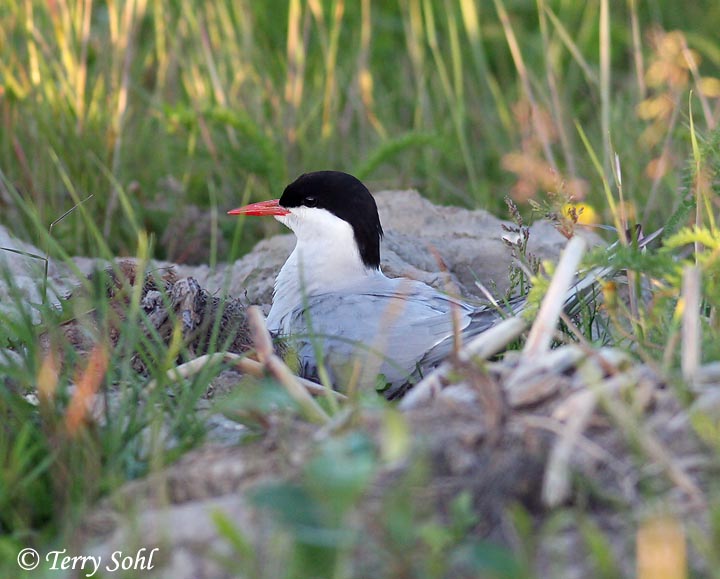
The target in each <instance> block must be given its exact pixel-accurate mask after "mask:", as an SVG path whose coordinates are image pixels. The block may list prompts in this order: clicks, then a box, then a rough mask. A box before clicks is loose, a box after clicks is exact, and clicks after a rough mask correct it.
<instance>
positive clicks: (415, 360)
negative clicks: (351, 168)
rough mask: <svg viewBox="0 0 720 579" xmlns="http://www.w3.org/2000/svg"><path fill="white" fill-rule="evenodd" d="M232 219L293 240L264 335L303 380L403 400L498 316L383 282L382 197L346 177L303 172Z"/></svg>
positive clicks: (417, 286) (427, 290)
mask: <svg viewBox="0 0 720 579" xmlns="http://www.w3.org/2000/svg"><path fill="white" fill-rule="evenodd" d="M228 214H230V215H248V216H272V217H274V218H275V219H276V220H278V221H279V222H280V223H282V224H283V225H285V226H286V227H288V228H289V229H290V230H291V231H292V232H293V233H294V234H295V237H296V244H295V248H294V249H293V251H292V253H291V254H290V256H289V257H288V259H287V261H286V262H285V264H284V265H283V266H282V268H281V269H280V271H279V273H278V275H277V278H276V280H275V284H274V291H273V300H272V306H271V309H270V312H269V314H268V317H267V327H268V330H269V331H270V332H271V334H272V335H273V336H276V337H280V338H283V339H286V340H289V342H290V345H291V346H292V348H293V349H294V351H295V352H296V353H297V356H298V373H299V374H300V375H301V376H303V377H306V378H311V379H318V378H322V377H323V376H322V372H326V377H327V379H329V380H330V381H331V382H332V383H333V385H334V386H335V387H336V388H342V384H347V383H348V382H349V381H351V380H353V379H355V380H359V381H360V382H361V383H362V384H370V385H371V386H372V387H375V388H376V389H378V390H380V391H382V393H383V394H384V395H385V397H386V398H389V399H392V398H396V397H399V396H400V395H401V394H402V393H404V392H405V391H406V390H407V389H408V388H409V387H411V386H412V385H413V384H414V383H415V382H417V381H418V380H419V379H421V378H422V376H423V375H424V374H426V373H427V372H428V371H430V370H431V369H432V368H434V367H436V366H437V365H438V364H439V363H440V362H442V361H443V360H445V359H446V358H447V357H448V356H449V355H450V354H451V352H452V351H453V347H454V343H455V334H456V333H457V332H459V333H460V335H461V336H462V338H463V339H467V338H471V337H473V336H475V335H477V334H479V333H481V332H483V331H484V330H486V329H487V328H489V327H490V326H491V325H492V324H493V323H494V322H496V321H497V320H498V319H499V318H500V317H501V315H500V314H499V312H498V311H497V310H496V309H495V308H494V307H488V306H486V305H482V306H478V305H474V304H471V303H469V302H467V301H464V300H462V299H459V298H457V297H454V296H451V295H448V294H447V293H444V292H441V291H439V290H437V289H435V288H433V287H431V286H429V285H427V284H425V283H422V282H420V281H417V280H412V279H408V278H403V277H399V278H389V277H387V276H385V274H384V273H383V272H382V270H381V267H380V241H381V239H382V237H383V228H382V225H381V223H380V217H379V215H378V210H377V205H376V203H375V199H374V198H373V196H372V194H371V193H370V191H369V190H368V189H367V187H366V186H365V185H364V184H363V183H362V182H361V181H360V180H359V179H357V178H356V177H354V176H352V175H350V174H348V173H344V172H340V171H317V172H312V173H305V174H303V175H300V176H299V177H298V178H297V179H296V180H295V181H293V182H292V183H290V184H289V185H288V186H287V187H286V188H285V190H284V191H283V194H282V196H281V197H280V199H273V200H269V201H261V202H259V203H253V204H250V205H246V206H244V207H239V208H237V209H233V210H231V211H229V212H228ZM353 373H355V376H353ZM358 376H359V378H358Z"/></svg>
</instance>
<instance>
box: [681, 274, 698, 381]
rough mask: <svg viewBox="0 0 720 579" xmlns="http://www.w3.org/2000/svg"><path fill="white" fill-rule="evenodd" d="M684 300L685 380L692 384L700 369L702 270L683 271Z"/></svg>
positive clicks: (683, 355) (683, 341) (682, 358)
mask: <svg viewBox="0 0 720 579" xmlns="http://www.w3.org/2000/svg"><path fill="white" fill-rule="evenodd" d="M682 299H683V304H684V310H683V317H682V341H681V344H682V354H681V368H682V375H683V378H684V379H685V380H686V381H687V382H688V383H690V384H692V383H693V382H694V381H695V378H696V376H697V372H698V368H699V367H700V358H701V355H700V338H701V336H700V269H699V268H698V267H697V266H688V267H686V268H685V270H684V271H683V286H682Z"/></svg>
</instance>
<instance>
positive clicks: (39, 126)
mask: <svg viewBox="0 0 720 579" xmlns="http://www.w3.org/2000/svg"><path fill="white" fill-rule="evenodd" d="M701 4H702V6H701V5H697V6H693V7H691V8H688V9H687V10H683V11H678V10H674V9H672V8H671V7H670V5H667V6H665V5H664V4H662V3H661V4H655V5H653V6H655V8H653V9H652V10H651V9H649V8H648V7H646V6H644V4H642V3H637V2H634V1H631V2H629V3H628V4H621V3H608V2H604V1H599V2H592V3H588V4H584V5H579V4H574V3H568V2H559V1H558V2H547V1H545V0H538V2H537V3H532V2H520V3H513V4H508V3H507V2H505V1H503V0H495V1H494V3H493V4H488V3H476V2H472V1H468V0H461V1H457V2H456V1H453V0H444V1H443V2H439V3H438V2H428V1H425V0H398V2H397V3H396V2H385V3H372V2H370V1H369V0H364V1H362V2H345V1H344V0H325V1H321V0H313V1H310V0H308V1H304V0H292V1H290V2H284V1H280V0H271V1H269V2H264V3H253V2H247V1H244V2H218V3H216V2H213V3H206V2H197V1H194V0H182V1H181V2H178V3H171V2H166V1H163V0H154V1H152V2H148V1H147V0H133V1H127V2H109V3H98V2H94V1H93V0H84V1H82V2H79V1H78V2H68V1H63V2H53V3H33V2H17V3H11V4H7V5H5V7H4V8H2V18H3V27H2V30H1V31H0V62H1V64H0V75H1V76H0V78H1V79H2V80H1V81H0V82H1V84H0V87H1V91H0V108H1V109H2V119H1V120H0V123H2V126H1V129H2V130H1V131H0V170H2V172H3V175H4V176H5V178H6V179H7V180H8V181H10V182H11V183H13V184H14V185H15V186H16V187H17V188H18V189H19V190H20V191H21V192H22V194H23V196H24V197H25V198H26V199H27V200H30V201H31V202H32V203H33V204H34V205H35V206H36V207H37V210H38V212H39V217H40V220H41V221H43V222H49V221H50V220H51V219H52V218H53V217H55V216H57V215H59V214H61V213H62V212H63V211H64V210H65V209H67V207H68V206H69V205H72V204H73V202H74V201H73V199H72V194H71V191H70V189H74V190H75V192H76V195H78V196H79V197H85V196H87V195H89V194H94V195H95V196H96V197H95V199H96V200H95V202H94V203H93V207H92V209H91V211H92V213H93V215H94V216H95V218H96V222H97V223H98V227H99V229H100V231H101V232H102V234H103V236H104V238H105V239H107V240H108V241H109V243H110V245H111V247H112V248H113V249H114V250H115V251H132V249H133V246H134V242H135V237H134V235H133V234H131V233H128V231H127V228H126V227H125V226H124V219H123V217H122V215H123V213H125V211H124V210H123V209H122V208H121V207H120V206H119V205H120V200H121V197H122V195H121V192H123V191H124V192H125V194H126V198H127V199H128V202H129V203H130V205H131V206H132V208H133V211H135V212H137V215H138V219H139V223H141V224H142V225H143V226H144V227H147V228H149V229H150V230H151V231H160V230H162V229H163V228H164V227H165V226H166V225H167V223H168V221H169V219H170V218H171V217H172V216H173V215H174V214H178V213H182V210H183V206H184V205H186V204H196V205H199V206H201V207H209V206H210V205H211V204H213V203H214V204H217V205H219V206H221V207H229V206H230V205H232V204H233V203H235V202H237V199H238V197H240V195H241V192H243V191H244V192H245V194H246V195H248V196H249V197H251V198H261V197H267V196H272V195H278V193H279V192H280V191H281V189H282V187H283V185H284V184H285V182H286V181H288V180H289V179H291V178H292V177H294V176H295V175H296V174H298V173H300V172H302V171H306V170H312V169H319V168H337V169H344V170H349V171H358V170H359V171H360V172H361V173H362V174H363V176H364V177H365V178H366V179H367V180H369V181H370V183H371V185H372V186H373V187H375V188H380V187H384V186H391V187H407V186H416V187H419V188H420V189H421V190H422V191H423V193H424V194H426V195H428V196H430V197H431V198H433V199H435V200H438V201H445V202H450V201H452V202H461V203H465V204H467V205H470V206H480V207H486V208H488V209H490V210H491V211H501V210H502V207H503V205H502V199H503V198H504V196H505V194H506V193H507V192H508V191H510V192H511V193H513V194H514V195H515V197H516V198H517V199H518V200H520V201H523V200H524V199H526V198H528V197H535V196H539V195H542V194H544V193H545V192H546V191H547V190H550V189H554V190H563V191H564V192H565V193H567V194H574V195H575V196H576V197H581V196H584V195H587V196H588V198H589V200H590V201H591V202H592V203H594V204H596V205H598V206H602V205H603V203H602V196H601V195H600V191H601V189H600V188H599V187H598V186H597V182H596V181H595V180H594V179H595V178H594V177H592V176H591V175H589V174H590V171H589V168H590V164H589V160H588V158H587V155H585V154H583V152H582V151H583V147H582V145H581V142H580V138H579V135H578V134H577V132H576V131H575V130H574V126H575V123H578V124H579V125H580V126H582V127H583V129H584V131H585V133H586V134H587V135H588V137H589V139H590V140H591V142H592V143H593V147H594V148H595V149H596V150H597V151H599V152H601V158H602V159H603V167H604V171H605V173H606V175H607V176H608V177H610V175H611V161H612V159H613V158H614V157H613V156H614V154H615V153H618V154H619V156H620V158H621V159H624V158H628V159H632V162H631V163H624V167H623V173H624V174H623V177H624V182H625V188H626V190H627V191H630V192H633V193H632V194H633V199H632V201H633V202H635V203H636V204H637V205H638V206H644V205H645V199H646V197H647V196H648V194H649V193H648V190H650V191H651V192H652V195H651V200H650V201H651V203H650V205H649V206H648V209H647V211H646V212H645V215H643V220H644V221H648V220H649V221H651V222H653V223H657V222H659V221H662V219H663V217H664V212H663V211H662V210H661V207H663V206H666V205H667V203H670V204H671V205H672V204H673V203H675V201H676V200H675V199H673V198H672V197H673V194H672V191H673V190H674V189H676V187H674V186H675V185H676V184H677V182H678V169H679V168H680V167H681V163H679V162H678V158H680V159H682V157H683V155H684V154H685V153H686V151H684V150H681V151H675V150H674V148H675V143H676V141H675V139H674V135H676V134H677V133H682V131H684V130H685V128H686V127H687V123H686V122H685V121H684V120H683V119H687V108H686V107H684V106H683V104H682V103H686V102H687V98H686V97H687V91H688V90H690V89H694V94H695V95H696V98H699V99H700V101H699V102H700V103H701V106H699V107H697V108H696V111H698V112H697V113H696V116H697V117H698V118H697V122H698V123H699V127H698V130H699V132H700V133H702V132H703V131H704V130H705V129H706V128H712V127H713V126H714V122H715V121H714V119H715V118H716V117H717V107H716V106H715V105H714V102H715V101H714V100H711V99H710V98H709V97H707V96H705V95H706V92H708V90H707V87H708V86H709V85H708V84H707V83H704V84H703V82H704V81H703V78H704V77H717V76H718V74H717V70H718V65H719V64H720V58H719V57H718V53H719V51H718V50H717V47H716V44H715V43H714V41H713V38H714V36H713V34H714V30H713V28H712V25H711V24H710V23H711V22H712V21H713V18H717V17H718V14H717V12H718V10H719V9H718V7H717V6H716V5H715V3H712V2H706V3H701ZM675 28H685V29H686V30H687V31H688V32H689V34H687V35H686V36H685V42H686V43H687V44H686V47H685V50H686V53H685V54H691V53H692V54H696V55H698V56H699V57H701V58H702V60H700V58H698V59H697V60H698V62H697V64H696V63H695V59H692V58H691V59H689V60H688V61H687V62H688V63H689V64H688V65H687V66H686V70H689V71H690V72H691V75H690V76H689V78H688V81H687V82H686V83H685V85H684V86H672V87H669V91H668V95H669V98H671V99H672V101H673V103H675V105H676V106H674V107H673V109H672V112H674V113H676V114H675V116H673V117H672V118H671V119H670V120H671V122H669V123H666V124H665V126H664V127H655V131H656V133H658V134H656V135H654V136H653V138H652V139H650V140H648V139H646V138H644V135H646V132H647V130H648V122H649V121H650V122H652V123H654V121H653V120H652V119H648V118H647V115H646V114H643V113H640V114H639V113H638V110H640V111H642V110H644V109H642V103H643V102H645V101H644V98H645V96H646V93H647V92H648V91H651V96H658V95H659V93H661V92H664V91H665V88H664V87H661V86H657V85H654V86H651V87H649V88H648V86H647V84H648V83H647V82H646V79H645V74H644V73H645V71H646V70H650V71H652V70H653V69H652V65H651V64H650V65H649V62H650V61H651V60H652V59H653V58H656V57H658V55H660V53H661V52H662V50H661V48H660V47H659V45H657V44H656V45H653V44H652V42H651V35H652V33H654V31H656V30H658V29H665V30H672V29H675ZM660 58H661V57H660ZM611 71H612V75H611ZM703 86H704V87H705V89H703ZM638 106H640V109H638ZM646 108H647V107H646ZM663 131H664V135H665V136H666V137H667V139H668V140H667V141H665V143H666V144H667V143H668V142H669V143H670V145H668V146H665V147H664V148H662V150H661V151H658V148H659V147H660V143H663V134H662V133H663ZM655 158H660V159H663V161H662V163H664V165H663V168H664V170H663V171H654V172H653V171H646V167H647V165H648V163H649V162H650V161H652V160H653V159H655ZM370 160H371V161H370ZM665 165H667V166H665ZM168 179H170V180H172V182H173V183H176V184H177V186H176V187H172V188H168V187H167V186H166V183H167V182H168ZM211 192H213V193H212V195H211ZM211 198H212V201H211ZM2 199H3V201H2V202H3V215H5V216H6V217H7V220H6V222H7V223H11V224H12V225H13V228H14V229H16V230H18V231H19V230H21V229H22V227H21V224H22V223H23V222H24V225H25V227H26V228H28V227H29V226H30V224H29V223H28V222H27V221H26V220H22V219H20V217H21V216H20V215H19V212H18V211H17V209H15V208H13V206H12V205H13V204H12V202H11V200H10V199H8V196H7V195H3V197H2ZM14 217H18V218H19V219H17V220H16V219H13V218H14ZM606 217H607V216H606ZM223 227H224V229H225V231H224V235H226V236H228V237H229V236H230V235H231V231H230V229H229V228H230V227H231V226H230V225H228V224H223ZM253 227H255V226H253ZM258 233H259V232H258V231H257V230H254V229H249V230H247V232H246V233H245V236H244V238H243V239H244V241H243V246H244V247H247V246H248V244H249V243H250V242H251V239H252V238H253V237H256V236H257V235H258ZM58 234H59V239H60V240H61V242H62V244H63V245H64V246H65V247H67V248H69V249H71V251H73V252H87V251H89V249H90V248H91V247H92V246H93V245H92V239H91V237H90V236H89V235H88V234H87V232H85V231H84V230H83V228H81V227H78V221H77V220H73V219H69V220H67V221H66V222H65V223H63V224H62V225H61V226H59V227H58ZM26 235H30V233H26ZM157 251H158V252H159V255H162V254H163V253H162V252H163V247H162V246H159V247H158V248H157Z"/></svg>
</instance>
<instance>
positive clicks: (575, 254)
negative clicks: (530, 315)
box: [523, 236, 587, 356]
mask: <svg viewBox="0 0 720 579" xmlns="http://www.w3.org/2000/svg"><path fill="white" fill-rule="evenodd" d="M586 245H587V243H586V242H585V240H584V239H583V238H582V237H578V236H575V237H573V238H572V239H571V240H570V241H569V242H568V244H567V246H566V247H565V251H563V254H562V257H561V258H560V262H559V263H558V266H557V270H556V271H555V275H554V276H553V279H552V282H551V283H550V287H549V288H548V292H547V294H546V295H545V298H544V299H543V302H542V305H541V306H540V311H539V312H538V315H537V317H536V319H535V323H533V325H532V328H530V333H529V335H528V339H527V342H526V343H525V348H524V349H523V353H524V354H525V355H527V356H535V355H539V354H542V353H544V352H546V351H547V350H549V349H550V344H551V343H552V339H553V335H554V334H555V328H556V327H557V324H558V319H559V318H560V312H562V309H563V305H564V303H565V296H566V294H567V292H568V289H569V288H570V286H571V285H572V280H573V278H574V276H575V273H576V271H577V268H578V265H579V264H580V260H581V259H582V256H583V254H584V253H585V248H586Z"/></svg>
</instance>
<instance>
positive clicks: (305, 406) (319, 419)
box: [247, 306, 330, 424]
mask: <svg viewBox="0 0 720 579" xmlns="http://www.w3.org/2000/svg"><path fill="white" fill-rule="evenodd" d="M247 317H248V324H249V325H250V330H251V332H252V335H253V341H254V343H255V348H256V351H257V353H258V357H259V358H260V361H261V363H262V364H264V366H265V367H266V368H267V369H268V371H269V372H270V373H271V374H272V375H273V376H274V377H275V379H276V380H277V381H278V382H280V384H282V385H283V386H284V387H285V390H286V391H287V393H288V394H289V395H290V397H291V398H292V399H293V400H295V402H297V403H298V405H299V406H300V409H301V411H302V413H303V414H304V415H305V417H306V418H307V419H308V420H310V421H311V422H315V423H317V424H325V423H327V422H328V421H329V420H330V417H329V416H328V415H327V413H326V412H325V411H324V410H323V409H322V407H321V406H320V405H319V404H318V403H317V402H315V400H314V399H313V397H312V396H311V395H310V394H309V393H308V391H307V390H306V389H305V388H304V387H303V386H302V385H301V384H300V382H299V380H298V377H297V376H295V375H294V374H293V373H292V372H291V371H290V368H288V367H287V365H286V364H285V362H283V361H282V360H281V359H280V358H279V357H278V356H277V354H275V351H274V350H273V347H272V338H271V337H270V332H268V329H267V326H266V325H265V318H264V316H263V314H262V311H261V310H260V308H258V307H257V306H250V307H249V308H248V310H247Z"/></svg>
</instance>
